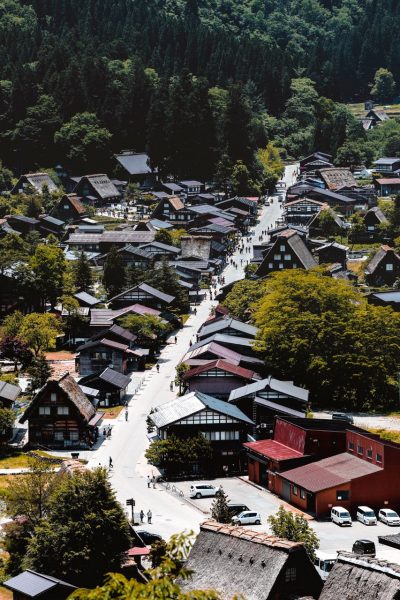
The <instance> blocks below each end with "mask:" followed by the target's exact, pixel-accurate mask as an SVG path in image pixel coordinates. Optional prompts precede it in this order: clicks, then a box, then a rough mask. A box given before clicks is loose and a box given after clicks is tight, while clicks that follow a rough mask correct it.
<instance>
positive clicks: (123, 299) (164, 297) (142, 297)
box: [110, 283, 175, 310]
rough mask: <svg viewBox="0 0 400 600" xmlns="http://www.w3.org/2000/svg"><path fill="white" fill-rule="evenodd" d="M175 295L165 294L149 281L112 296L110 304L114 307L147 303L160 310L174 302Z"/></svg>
mask: <svg viewBox="0 0 400 600" xmlns="http://www.w3.org/2000/svg"><path fill="white" fill-rule="evenodd" d="M174 300H175V298H174V296H171V295H170V294H164V293H163V292H160V291H159V290H156V288H153V287H152V286H151V285H147V283H138V284H137V285H135V286H133V287H131V288H129V289H128V290H124V291H123V292H121V294H118V295H117V296H114V298H111V300H110V304H111V306H112V307H114V308H122V307H125V306H130V305H132V304H135V303H138V304H142V303H143V304H145V305H146V306H150V307H152V308H156V309H158V310H163V309H164V310H165V309H166V307H167V306H169V305H170V304H172V303H173V301H174Z"/></svg>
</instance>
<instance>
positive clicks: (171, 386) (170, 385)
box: [169, 381, 174, 392]
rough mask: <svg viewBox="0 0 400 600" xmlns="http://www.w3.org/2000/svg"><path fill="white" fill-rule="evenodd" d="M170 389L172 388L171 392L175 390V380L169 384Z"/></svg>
mask: <svg viewBox="0 0 400 600" xmlns="http://www.w3.org/2000/svg"><path fill="white" fill-rule="evenodd" d="M169 389H170V390H171V392H173V391H174V382H173V381H171V383H170V384H169Z"/></svg>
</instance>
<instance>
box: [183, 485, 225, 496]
mask: <svg viewBox="0 0 400 600" xmlns="http://www.w3.org/2000/svg"><path fill="white" fill-rule="evenodd" d="M217 492H218V489H217V488H216V487H215V486H214V485H211V484H209V483H195V484H193V485H191V486H190V492H189V496H190V498H210V497H211V498H212V497H213V496H215V494H216V493H217Z"/></svg>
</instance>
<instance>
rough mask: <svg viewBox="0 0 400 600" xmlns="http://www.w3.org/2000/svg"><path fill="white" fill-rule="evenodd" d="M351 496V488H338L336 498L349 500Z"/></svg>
mask: <svg viewBox="0 0 400 600" xmlns="http://www.w3.org/2000/svg"><path fill="white" fill-rule="evenodd" d="M349 497H350V492H349V490H336V500H348V499H349Z"/></svg>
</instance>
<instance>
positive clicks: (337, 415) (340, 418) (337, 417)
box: [332, 413, 354, 425]
mask: <svg viewBox="0 0 400 600" xmlns="http://www.w3.org/2000/svg"><path fill="white" fill-rule="evenodd" d="M332 419H335V421H346V423H349V424H350V425H353V423H354V419H353V417H352V416H351V415H346V414H345V413H333V415H332Z"/></svg>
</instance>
